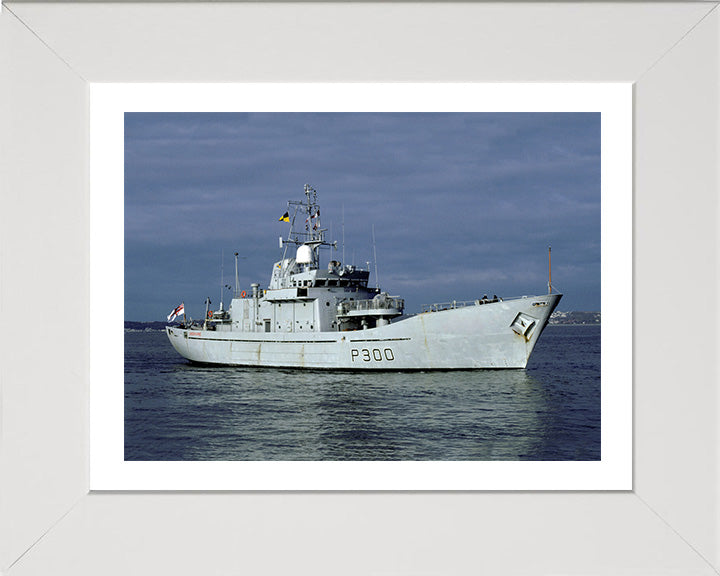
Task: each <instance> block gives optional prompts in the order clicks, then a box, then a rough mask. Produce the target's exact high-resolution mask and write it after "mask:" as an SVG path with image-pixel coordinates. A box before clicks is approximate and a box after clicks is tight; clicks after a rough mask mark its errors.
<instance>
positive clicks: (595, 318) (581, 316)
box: [549, 310, 600, 325]
mask: <svg viewBox="0 0 720 576" xmlns="http://www.w3.org/2000/svg"><path fill="white" fill-rule="evenodd" d="M549 324H598V325H599V324H600V312H559V311H557V310H556V311H555V312H553V313H552V315H551V316H550V322H549Z"/></svg>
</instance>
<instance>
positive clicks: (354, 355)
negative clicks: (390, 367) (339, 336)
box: [350, 348, 395, 362]
mask: <svg viewBox="0 0 720 576" xmlns="http://www.w3.org/2000/svg"><path fill="white" fill-rule="evenodd" d="M350 359H351V360H352V361H353V362H355V360H357V361H358V362H360V361H363V362H370V361H371V360H374V361H375V362H392V361H393V360H395V354H394V353H393V351H392V348H384V349H382V350H381V349H380V348H371V349H369V348H360V349H359V350H358V349H357V348H351V349H350Z"/></svg>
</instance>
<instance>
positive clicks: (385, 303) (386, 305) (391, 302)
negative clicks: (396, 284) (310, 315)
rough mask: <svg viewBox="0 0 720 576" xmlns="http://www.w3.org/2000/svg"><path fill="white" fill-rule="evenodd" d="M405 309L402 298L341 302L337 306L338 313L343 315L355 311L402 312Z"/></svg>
mask: <svg viewBox="0 0 720 576" xmlns="http://www.w3.org/2000/svg"><path fill="white" fill-rule="evenodd" d="M403 308H405V300H403V299H402V298H383V299H379V300H375V299H374V298H372V299H370V300H349V301H347V302H341V303H340V304H339V305H338V311H342V313H343V314H347V313H348V312H351V311H355V310H388V309H395V310H402V309H403Z"/></svg>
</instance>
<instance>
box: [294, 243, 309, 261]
mask: <svg viewBox="0 0 720 576" xmlns="http://www.w3.org/2000/svg"><path fill="white" fill-rule="evenodd" d="M295 261H296V262H297V263H298V264H312V261H313V253H312V248H310V246H308V245H307V244H303V245H301V246H300V247H299V248H298V249H297V254H296V255H295Z"/></svg>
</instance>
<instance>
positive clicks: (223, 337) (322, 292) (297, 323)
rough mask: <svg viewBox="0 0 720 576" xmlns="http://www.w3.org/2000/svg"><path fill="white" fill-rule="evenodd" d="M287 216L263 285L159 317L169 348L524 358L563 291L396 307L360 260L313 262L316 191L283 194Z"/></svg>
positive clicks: (279, 361)
mask: <svg viewBox="0 0 720 576" xmlns="http://www.w3.org/2000/svg"><path fill="white" fill-rule="evenodd" d="M280 220H282V221H285V222H289V223H290V232H289V234H288V237H287V238H286V239H283V238H282V237H281V238H280V247H281V248H284V254H283V258H282V260H280V261H279V262H276V263H275V264H274V265H273V269H272V274H271V276H270V282H269V284H268V285H267V288H261V287H260V285H259V284H251V286H250V291H249V293H248V292H246V291H245V290H243V291H241V292H239V293H238V291H237V254H236V256H235V269H236V292H235V294H234V297H233V299H232V301H231V303H230V307H229V309H228V310H224V309H223V305H222V303H221V304H220V307H219V309H218V310H210V308H209V303H210V302H209V299H208V300H206V310H205V318H204V319H203V320H202V321H201V322H193V321H187V320H185V315H184V304H183V305H181V306H178V308H176V309H175V310H174V311H173V313H171V316H169V317H168V321H172V320H173V319H174V318H175V316H177V315H179V314H182V315H183V322H182V323H180V324H179V325H177V324H175V325H169V326H167V327H166V331H167V335H168V337H169V339H170V342H171V343H172V345H173V347H174V348H175V350H177V351H178V352H179V353H180V354H181V355H182V356H184V357H185V358H187V359H188V360H190V361H191V362H194V363H201V364H217V365H231V366H263V367H285V368H315V369H342V370H433V369H439V370H449V369H482V368H490V369H492V368H525V366H526V365H527V362H528V358H529V357H530V354H531V353H532V351H533V348H534V347H535V344H536V343H537V341H538V338H539V337H540V334H541V333H542V331H543V329H544V328H545V326H546V324H547V322H548V319H549V318H550V314H551V313H552V311H553V310H554V309H555V307H556V306H557V304H558V302H559V301H560V298H561V297H562V295H561V294H558V293H553V291H552V283H551V281H550V282H548V294H543V295H541V296H522V297H518V298H497V297H493V298H487V297H483V298H480V299H478V300H474V301H470V302H457V301H452V302H448V303H446V304H433V305H430V306H426V307H424V310H423V312H421V313H419V314H415V315H411V316H406V315H404V301H403V299H402V298H398V297H396V296H390V295H389V294H388V293H387V292H383V291H381V290H380V288H379V287H370V286H368V280H369V276H370V271H369V265H368V270H365V269H360V268H356V267H355V266H352V265H348V264H345V263H344V262H338V261H337V260H330V261H329V262H328V264H327V267H323V266H321V263H320V250H321V248H328V247H334V248H337V242H334V243H330V242H327V241H326V240H325V238H326V232H327V229H323V228H322V227H321V225H320V206H319V204H318V201H317V192H316V191H315V190H314V189H313V188H311V187H310V186H309V185H305V199H304V200H302V201H290V202H288V211H287V212H285V214H283V216H282V217H281V218H280Z"/></svg>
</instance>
